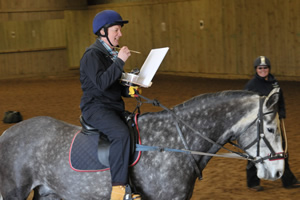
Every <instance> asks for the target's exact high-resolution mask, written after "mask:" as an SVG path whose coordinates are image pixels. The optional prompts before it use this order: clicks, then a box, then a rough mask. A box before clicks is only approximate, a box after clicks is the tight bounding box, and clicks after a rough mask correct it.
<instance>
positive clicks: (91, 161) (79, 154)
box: [69, 131, 109, 172]
mask: <svg viewBox="0 0 300 200" xmlns="http://www.w3.org/2000/svg"><path fill="white" fill-rule="evenodd" d="M98 143H99V135H85V134H83V133H81V132H80V131H79V132H78V133H76V134H75V136H74V138H73V141H72V144H71V147H70V153H69V163H70V166H71V168H72V169H73V170H75V171H85V172H86V171H91V172H92V171H104V170H108V169H109V168H108V167H107V166H105V165H103V164H102V163H100V161H99V159H98Z"/></svg>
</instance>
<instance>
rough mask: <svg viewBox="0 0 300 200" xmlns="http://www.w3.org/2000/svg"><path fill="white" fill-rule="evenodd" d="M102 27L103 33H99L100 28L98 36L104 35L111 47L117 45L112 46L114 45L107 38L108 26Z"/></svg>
mask: <svg viewBox="0 0 300 200" xmlns="http://www.w3.org/2000/svg"><path fill="white" fill-rule="evenodd" d="M103 29H104V35H102V34H101V30H100V36H101V37H105V38H106V39H107V41H108V43H109V44H110V46H112V47H118V45H117V46H114V45H113V44H112V43H111V41H110V40H109V38H108V27H104V28H103Z"/></svg>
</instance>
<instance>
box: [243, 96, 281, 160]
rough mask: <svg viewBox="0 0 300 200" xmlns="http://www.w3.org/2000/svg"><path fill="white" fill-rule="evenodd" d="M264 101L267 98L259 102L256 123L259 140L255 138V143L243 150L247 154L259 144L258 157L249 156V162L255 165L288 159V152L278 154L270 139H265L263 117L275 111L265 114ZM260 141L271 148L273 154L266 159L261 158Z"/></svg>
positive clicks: (262, 98)
mask: <svg viewBox="0 0 300 200" xmlns="http://www.w3.org/2000/svg"><path fill="white" fill-rule="evenodd" d="M264 100H265V97H261V98H260V100H259V112H258V116H257V118H256V119H255V121H257V138H255V139H254V140H253V142H251V143H250V144H249V145H247V146H246V147H245V148H244V149H243V150H244V151H245V152H246V150H247V149H249V148H250V147H252V146H253V145H255V144H256V143H257V150H256V157H255V158H253V157H252V156H249V158H250V159H249V160H250V161H252V162H253V163H259V162H261V163H262V162H263V161H264V160H266V159H269V160H270V161H272V160H278V159H284V158H285V157H286V152H280V153H276V152H275V151H274V149H273V147H272V146H271V144H270V142H269V141H268V139H267V138H266V137H265V133H264V123H263V117H264V116H265V115H268V114H272V113H274V111H270V112H266V113H263V102H264ZM260 140H263V141H264V142H265V144H266V145H267V147H268V148H269V150H270V152H271V154H269V155H268V156H265V157H261V156H260Z"/></svg>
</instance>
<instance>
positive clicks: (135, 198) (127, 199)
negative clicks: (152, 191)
mask: <svg viewBox="0 0 300 200" xmlns="http://www.w3.org/2000/svg"><path fill="white" fill-rule="evenodd" d="M141 199H142V198H141V195H139V194H135V193H132V191H131V188H130V185H126V186H125V195H124V200H141Z"/></svg>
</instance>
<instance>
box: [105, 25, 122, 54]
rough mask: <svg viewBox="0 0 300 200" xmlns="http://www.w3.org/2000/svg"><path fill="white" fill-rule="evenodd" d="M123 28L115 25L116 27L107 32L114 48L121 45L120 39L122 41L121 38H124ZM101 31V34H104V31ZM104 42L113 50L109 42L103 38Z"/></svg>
mask: <svg viewBox="0 0 300 200" xmlns="http://www.w3.org/2000/svg"><path fill="white" fill-rule="evenodd" d="M121 28H122V27H121V25H114V26H111V27H109V28H108V30H107V32H108V38H109V40H110V42H111V43H112V45H113V46H117V45H119V39H120V37H122V32H121ZM101 31H102V32H101V33H102V34H104V30H101ZM102 40H103V41H104V42H105V43H106V44H108V45H109V46H110V47H111V48H112V46H111V45H110V44H109V42H108V41H107V38H106V37H105V38H102Z"/></svg>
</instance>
